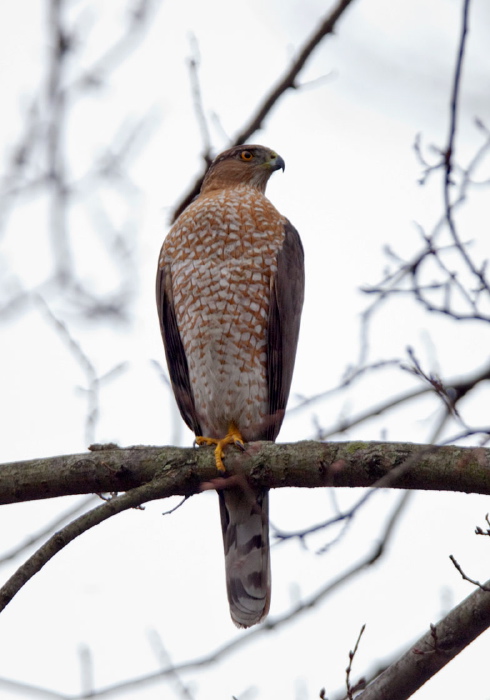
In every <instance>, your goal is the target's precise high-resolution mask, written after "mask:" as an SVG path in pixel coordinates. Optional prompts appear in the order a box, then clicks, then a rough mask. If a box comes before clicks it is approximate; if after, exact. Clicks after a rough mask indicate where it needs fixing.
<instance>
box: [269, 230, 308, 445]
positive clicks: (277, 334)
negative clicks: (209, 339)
mask: <svg viewBox="0 0 490 700" xmlns="http://www.w3.org/2000/svg"><path fill="white" fill-rule="evenodd" d="M284 233H285V238H284V245H283V247H282V249H281V250H280V252H279V254H278V256H277V271H276V273H275V275H274V277H273V279H272V282H271V296H270V304H269V325H268V334H267V382H268V390H269V415H270V417H271V419H270V422H269V423H268V425H267V426H266V428H265V434H264V439H265V440H275V439H276V437H277V434H278V433H279V430H280V428H281V424H282V421H283V418H284V412H285V409H286V404H287V401H288V397H289V390H290V388H291V380H292V378H293V369H294V360H295V357H296V347H297V344H298V335H299V326H300V320H301V309H302V308H303V298H304V286H305V272H304V252H303V246H302V244H301V239H300V237H299V234H298V232H297V230H296V229H295V228H294V226H293V225H292V224H291V223H290V222H289V221H288V220H287V219H286V224H285V229H284Z"/></svg>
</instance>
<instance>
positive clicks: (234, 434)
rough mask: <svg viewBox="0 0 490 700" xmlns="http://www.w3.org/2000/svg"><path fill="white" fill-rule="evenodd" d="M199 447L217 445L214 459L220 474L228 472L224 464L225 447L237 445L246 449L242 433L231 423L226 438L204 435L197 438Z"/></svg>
mask: <svg viewBox="0 0 490 700" xmlns="http://www.w3.org/2000/svg"><path fill="white" fill-rule="evenodd" d="M196 444H197V445H216V447H215V450H214V459H215V461H216V469H217V470H218V471H220V472H224V471H226V467H225V465H224V463H223V456H224V447H225V446H226V445H236V446H237V447H240V448H241V449H242V450H243V449H245V445H244V442H243V438H242V436H241V434H240V431H239V430H238V428H237V427H236V425H235V424H234V423H230V427H229V428H228V433H227V434H226V435H225V437H224V438H221V439H220V440H219V439H218V438H209V437H203V436H202V435H198V436H196Z"/></svg>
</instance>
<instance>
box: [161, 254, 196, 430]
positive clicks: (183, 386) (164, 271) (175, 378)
mask: <svg viewBox="0 0 490 700" xmlns="http://www.w3.org/2000/svg"><path fill="white" fill-rule="evenodd" d="M156 295H157V309H158V318H159V319H160V330H161V332H162V338H163V344H164V346H165V355H166V357H167V365H168V370H169V374H170V381H171V382H172V388H173V392H174V395H175V399H176V401H177V405H178V407H179V411H180V414H181V416H182V418H183V419H184V421H185V422H186V424H187V426H188V427H189V428H190V429H191V430H193V431H194V434H195V435H201V427H200V425H199V419H198V417H197V413H196V407H195V403H194V393H193V391H192V387H191V383H190V378H189V366H188V364H187V358H186V355H185V351H184V345H183V343H182V338H181V337H180V332H179V327H178V324H177V318H176V316H175V308H174V300H173V294H172V273H171V271H170V266H169V265H166V266H164V267H163V268H159V270H158V272H157V284H156Z"/></svg>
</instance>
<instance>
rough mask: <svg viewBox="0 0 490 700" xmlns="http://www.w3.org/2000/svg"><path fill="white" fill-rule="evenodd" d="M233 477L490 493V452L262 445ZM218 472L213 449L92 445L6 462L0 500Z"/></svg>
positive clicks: (183, 484)
mask: <svg viewBox="0 0 490 700" xmlns="http://www.w3.org/2000/svg"><path fill="white" fill-rule="evenodd" d="M226 466H227V475H233V474H237V473H239V474H241V475H244V476H246V477H247V478H248V479H249V480H250V482H251V483H252V484H254V485H256V486H266V487H268V488H281V487H284V486H296V487H304V488H316V487H321V486H336V487H341V486H342V487H357V486H364V487H366V486H373V485H376V486H377V487H382V488H402V489H421V490H430V491H433V490H436V491H462V492H464V493H481V494H487V495H488V494H490V449H489V448H483V447H457V446H443V447H441V446H435V445H415V444H411V443H383V442H360V441H357V442H332V443H321V442H314V441H305V442H299V443H290V444H287V443H285V444H274V443H268V442H254V443H249V444H248V445H247V450H246V452H244V453H242V452H239V451H238V450H234V449H233V448H231V449H229V450H228V451H227V454H226ZM216 476H217V473H216V467H215V462H214V455H213V450H212V449H209V448H207V447H204V448H199V449H192V448H178V447H145V446H141V445H140V446H135V447H128V448H125V449H121V448H117V447H115V446H114V445H108V446H106V447H105V446H92V451H91V452H87V453H83V454H77V455H64V456H59V457H48V458H45V459H34V460H28V461H24V462H13V463H10V464H4V465H0V504H6V503H18V502H22V501H31V500H38V499H44V498H55V497H58V496H69V495H75V494H83V493H116V492H120V491H130V490H131V489H135V488H136V487H139V486H142V485H144V484H149V483H150V482H154V481H155V480H158V484H159V486H158V495H155V496H153V497H151V498H147V499H146V500H152V498H167V497H169V496H191V495H192V494H195V493H198V492H199V491H201V490H202V489H203V484H204V483H205V482H211V481H212V480H213V479H215V478H216Z"/></svg>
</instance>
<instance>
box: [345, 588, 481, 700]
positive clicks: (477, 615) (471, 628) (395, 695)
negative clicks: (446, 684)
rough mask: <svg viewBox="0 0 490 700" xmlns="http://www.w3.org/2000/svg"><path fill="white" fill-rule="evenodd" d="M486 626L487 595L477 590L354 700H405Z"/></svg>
mask: <svg viewBox="0 0 490 700" xmlns="http://www.w3.org/2000/svg"><path fill="white" fill-rule="evenodd" d="M486 586H490V581H488V582H487V584H486ZM489 626H490V593H488V591H482V590H481V589H478V590H476V591H475V592H474V593H472V594H471V595H469V596H468V597H467V598H466V599H465V600H463V602H462V603H460V604H459V605H458V606H456V607H455V608H454V609H453V610H451V612H450V613H449V614H448V615H446V617H445V618H444V619H442V620H441V621H440V622H438V623H437V625H431V626H430V629H429V631H428V632H426V634H424V636H423V637H421V638H420V639H419V640H418V641H417V642H416V644H414V646H413V647H411V649H409V650H408V651H407V652H406V654H404V655H403V656H402V657H401V658H400V659H399V660H398V661H396V662H395V663H394V664H392V665H391V666H389V667H388V668H387V669H386V671H384V672H383V673H382V674H381V675H379V676H378V677H377V678H376V679H375V680H374V681H373V682H372V683H370V684H369V685H368V687H367V688H366V690H365V691H364V692H362V693H361V694H360V695H358V696H357V697H358V700H395V699H396V700H405V699H406V698H409V697H410V696H411V695H413V693H415V691H417V690H418V689H419V688H420V687H421V686H422V685H423V684H424V683H425V682H426V681H428V680H429V678H432V676H435V674H436V673H437V672H438V671H440V670H441V668H443V667H444V666H445V665H446V664H448V663H449V662H450V661H452V659H454V657H455V656H457V655H458V654H459V653H460V652H461V651H463V649H464V648H465V647H467V646H468V645H469V644H470V643H471V642H472V641H474V640H475V639H476V638H477V637H478V636H479V635H480V634H481V633H482V632H484V631H485V630H486V629H487V628H488V627H489Z"/></svg>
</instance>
